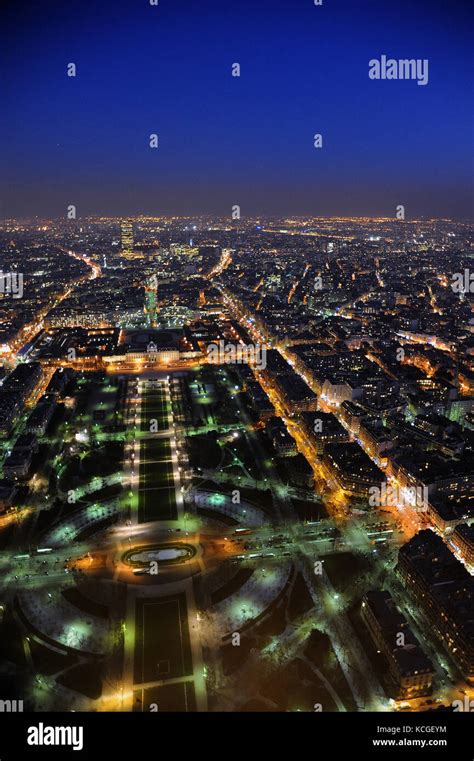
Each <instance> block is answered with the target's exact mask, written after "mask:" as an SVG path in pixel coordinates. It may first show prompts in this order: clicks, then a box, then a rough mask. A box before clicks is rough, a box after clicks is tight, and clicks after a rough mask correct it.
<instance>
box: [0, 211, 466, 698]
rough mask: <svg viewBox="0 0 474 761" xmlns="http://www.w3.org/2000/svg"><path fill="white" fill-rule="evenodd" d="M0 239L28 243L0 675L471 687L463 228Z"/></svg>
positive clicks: (41, 689) (250, 688) (385, 689)
mask: <svg viewBox="0 0 474 761" xmlns="http://www.w3.org/2000/svg"><path fill="white" fill-rule="evenodd" d="M190 227H192V230H193V251H192V254H190V251H189V248H190V247H189V242H186V241H188V230H189V228H190ZM0 234H1V241H2V251H4V265H3V271H7V268H8V267H9V266H10V263H11V261H12V257H14V256H16V257H18V255H19V252H21V253H22V254H23V256H22V261H24V262H28V269H25V272H24V286H23V287H24V293H23V297H22V300H21V309H16V308H15V307H16V303H15V302H14V301H13V300H12V299H10V300H7V298H5V299H4V300H3V302H2V326H3V328H2V331H3V335H2V358H3V380H2V386H1V399H0V402H1V407H2V436H3V438H2V453H3V461H2V468H3V480H2V483H1V496H2V511H3V512H2V519H1V522H2V526H1V528H2V532H1V536H2V542H3V550H4V551H3V553H2V561H1V562H2V587H1V591H2V605H3V608H2V611H3V619H2V627H3V637H2V640H3V641H4V642H8V643H10V644H9V645H8V648H7V650H6V653H5V659H4V661H3V669H4V673H5V676H7V675H8V674H10V675H13V674H14V675H15V679H16V680H19V681H17V684H20V685H21V690H22V693H21V694H23V695H26V696H27V698H26V699H27V701H28V705H29V706H31V709H32V710H50V711H55V710H61V706H63V705H64V703H65V701H66V702H67V705H68V706H69V708H71V709H74V710H75V711H108V710H111V711H135V712H136V711H139V712H141V711H153V710H160V711H167V710H170V711H172V710H175V711H193V710H196V711H228V710H232V711H248V710H254V711H312V710H315V708H314V706H318V710H321V711H344V710H345V711H384V712H396V711H400V710H409V711H420V710H430V708H431V710H434V709H435V708H436V707H438V706H445V707H446V706H450V705H452V704H453V702H455V701H456V700H459V699H460V698H461V699H462V700H464V697H467V698H468V699H469V700H471V699H473V698H474V646H473V645H474V643H473V627H474V617H473V600H474V578H473V574H474V562H473V556H474V535H473V527H471V524H474V490H473V473H474V468H473V459H474V451H473V445H474V403H473V387H474V377H473V363H472V360H471V356H472V352H473V333H472V329H471V323H472V296H471V293H470V291H469V288H467V289H465V288H462V289H460V290H459V289H457V288H456V282H457V274H456V273H458V272H460V273H464V272H465V271H468V270H469V267H470V266H472V264H471V262H472V256H473V245H472V229H471V227H470V226H469V225H467V224H464V223H457V222H450V221H448V220H427V221H413V222H399V221H394V220H388V219H358V218H312V219H309V218H304V219H303V218H302V219H298V218H285V219H263V218H258V219H250V220H246V221H245V222H243V221H238V222H235V223H229V222H228V221H227V220H223V219H211V218H208V219H205V218H202V217H200V218H193V219H178V218H173V219H170V218H161V217H159V218H150V217H140V218H136V219H134V220H133V229H132V223H130V222H127V223H126V226H124V223H123V221H121V220H117V219H111V218H100V219H93V218H90V219H86V220H81V222H80V223H77V224H75V225H74V226H72V225H70V224H69V223H62V222H50V221H47V220H45V221H40V222H31V223H27V222H25V223H21V224H20V223H18V222H15V221H13V220H6V221H4V222H3V223H2V225H1V228H0ZM125 234H126V240H125V245H124V238H125ZM119 240H120V243H121V245H117V242H118V241H119ZM133 240H134V241H135V244H134V245H135V250H136V251H140V252H142V253H141V255H140V256H134V257H132V258H130V257H129V254H130V252H131V250H132V241H133ZM295 241H297V243H296V245H295ZM104 257H106V258H107V268H102V267H101V262H102V261H103V259H104ZM48 272H49V273H50V275H48ZM39 273H41V274H39ZM39 278H40V279H41V286H37V282H38V279H39ZM3 304H4V305H5V306H3ZM32 325H35V329H33V328H32ZM20 645H21V647H20V648H19V646H20ZM155 706H157V707H159V708H156V707H155ZM319 706H320V709H319Z"/></svg>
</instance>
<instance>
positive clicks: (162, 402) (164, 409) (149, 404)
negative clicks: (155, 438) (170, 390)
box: [141, 388, 170, 431]
mask: <svg viewBox="0 0 474 761" xmlns="http://www.w3.org/2000/svg"><path fill="white" fill-rule="evenodd" d="M169 411H170V410H169V405H168V402H167V401H166V396H165V391H164V389H163V388H157V389H147V390H146V391H145V392H144V394H143V396H142V407H141V430H142V431H150V422H151V421H152V420H156V421H157V426H156V427H157V429H158V431H165V430H167V429H168V428H169V425H170V423H169Z"/></svg>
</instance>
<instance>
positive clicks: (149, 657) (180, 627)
mask: <svg viewBox="0 0 474 761" xmlns="http://www.w3.org/2000/svg"><path fill="white" fill-rule="evenodd" d="M135 616H136V618H135V661H134V682H135V684H143V683H145V682H155V681H161V680H166V679H176V678H178V677H184V676H191V675H192V658H191V645H190V640H189V629H188V619H187V606H186V597H185V595H184V594H179V595H173V596H170V597H161V598H155V599H141V600H140V599H138V600H137V606H136V611H135ZM151 702H153V701H151ZM155 702H158V701H155Z"/></svg>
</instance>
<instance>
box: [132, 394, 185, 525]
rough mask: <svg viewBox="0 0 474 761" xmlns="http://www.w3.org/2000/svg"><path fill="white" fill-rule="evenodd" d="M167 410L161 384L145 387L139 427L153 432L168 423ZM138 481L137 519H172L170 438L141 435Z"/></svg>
mask: <svg viewBox="0 0 474 761" xmlns="http://www.w3.org/2000/svg"><path fill="white" fill-rule="evenodd" d="M169 413H170V410H169V405H168V402H167V401H166V395H165V390H164V388H163V387H158V388H153V389H152V388H146V389H145V391H144V393H143V396H142V407H141V426H140V427H141V431H142V432H143V433H146V432H149V433H151V431H150V424H151V421H152V420H156V421H157V425H156V428H155V429H154V432H161V431H166V430H168V428H169V427H170V424H171V423H170V414H169ZM138 476H139V483H138V522H139V523H147V522H148V521H159V520H174V519H176V518H177V517H178V516H177V509H176V493H175V488H174V478H173V464H172V462H171V445H170V440H169V439H166V438H165V439H159V438H149V439H143V440H142V442H141V444H140V467H139V473H138Z"/></svg>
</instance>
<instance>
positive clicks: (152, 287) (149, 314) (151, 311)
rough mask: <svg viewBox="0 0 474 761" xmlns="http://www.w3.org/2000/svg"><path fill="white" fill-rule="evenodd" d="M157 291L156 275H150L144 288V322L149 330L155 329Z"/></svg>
mask: <svg viewBox="0 0 474 761" xmlns="http://www.w3.org/2000/svg"><path fill="white" fill-rule="evenodd" d="M157 290H158V281H157V277H156V275H152V276H151V277H150V278H148V280H147V283H146V286H145V314H146V321H147V325H148V327H149V328H154V327H156V322H157V304H156V299H157Z"/></svg>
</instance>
